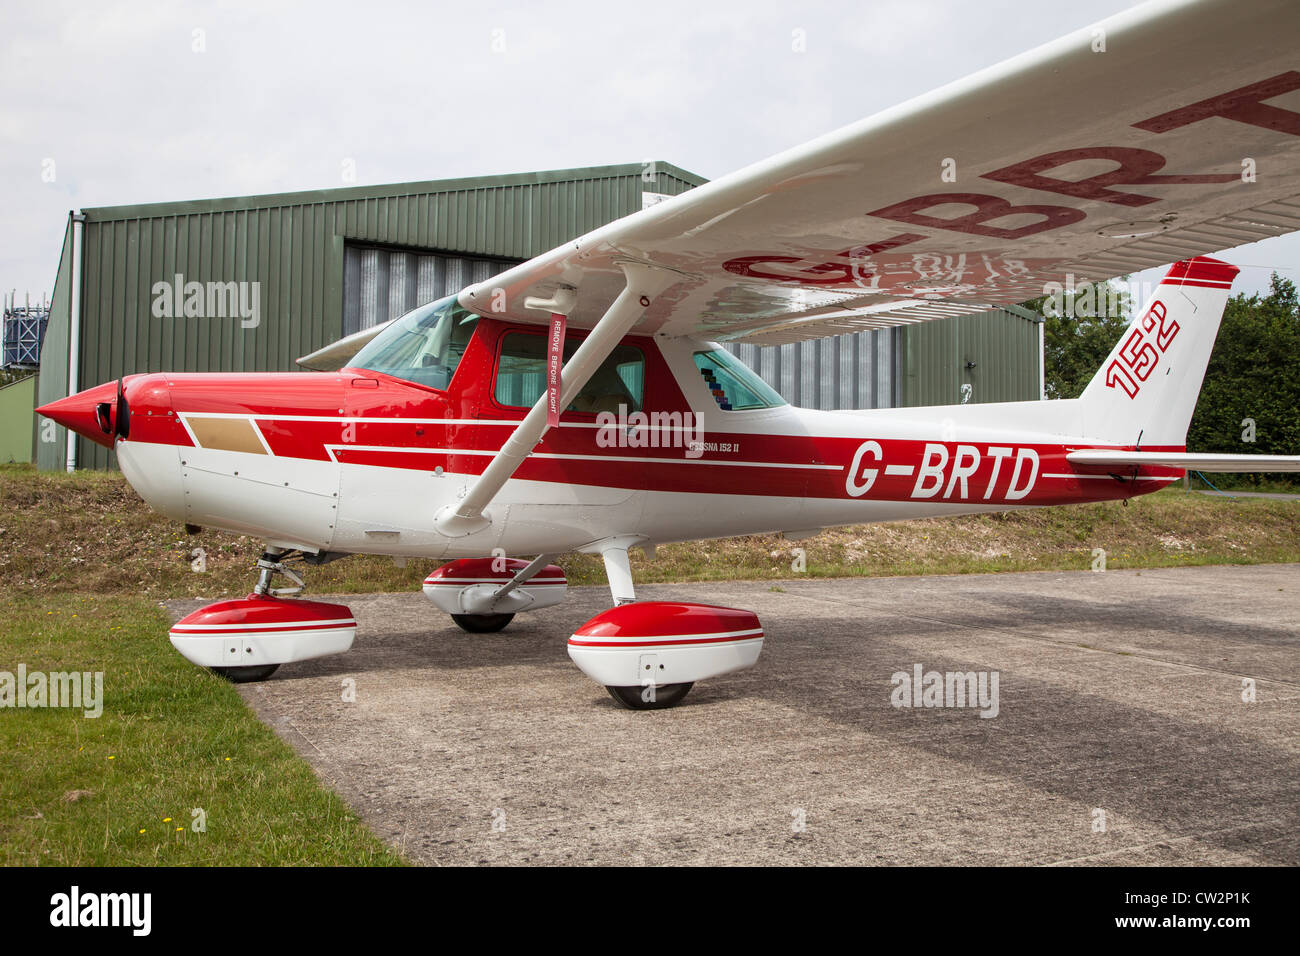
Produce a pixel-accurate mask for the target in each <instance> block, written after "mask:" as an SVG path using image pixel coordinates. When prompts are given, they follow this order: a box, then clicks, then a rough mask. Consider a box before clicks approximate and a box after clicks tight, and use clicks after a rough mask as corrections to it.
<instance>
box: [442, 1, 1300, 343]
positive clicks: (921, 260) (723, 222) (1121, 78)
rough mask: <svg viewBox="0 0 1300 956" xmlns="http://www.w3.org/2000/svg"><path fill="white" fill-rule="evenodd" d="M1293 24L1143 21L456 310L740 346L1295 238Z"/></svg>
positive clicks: (1063, 46) (1124, 21) (541, 265)
mask: <svg viewBox="0 0 1300 956" xmlns="http://www.w3.org/2000/svg"><path fill="white" fill-rule="evenodd" d="M1297 38H1300V4H1297V3H1294V2H1291V0H1249V2H1241V0H1191V2H1186V0H1183V2H1158V3H1153V4H1146V5H1144V6H1141V7H1138V8H1135V9H1134V10H1131V11H1126V12H1125V13H1122V14H1120V15H1118V16H1116V17H1113V18H1111V19H1109V20H1106V21H1102V22H1101V23H1099V24H1097V25H1095V26H1094V27H1090V28H1085V29H1083V30H1080V31H1077V32H1075V33H1073V34H1070V35H1069V36H1066V37H1063V38H1061V39H1060V40H1057V41H1055V42H1053V43H1050V44H1048V45H1046V46H1043V47H1040V48H1038V49H1036V50H1033V51H1030V52H1029V53H1026V54H1024V55H1022V56H1019V57H1016V58H1014V59H1012V60H1009V61H1007V62H1005V63H1002V64H1000V65H998V66H995V67H992V68H990V69H987V70H984V71H983V72H981V73H978V74H976V75H974V76H972V77H969V78H968V79H966V80H962V81H960V82H957V83H954V84H951V85H949V86H947V87H944V88H942V89H940V90H937V91H935V92H934V93H931V94H928V95H926V96H922V97H919V98H918V99H915V100H912V101H910V102H908V103H905V104H903V105H901V106H899V107H896V108H894V109H890V110H887V111H886V112H884V113H881V114H878V115H877V116H874V117H871V118H869V119H867V120H864V121H862V122H860V123H857V124H854V125H853V126H849V127H846V128H845V129H842V130H839V131H837V132H834V133H831V134H829V135H827V136H824V137H822V138H820V139H818V140H815V141H813V142H811V143H808V144H805V145H803V146H800V147H797V148H795V149H792V150H789V151H788V152H786V153H782V154H780V155H778V156H775V157H773V158H771V159H769V160H766V161H763V162H760V163H757V164H755V165H753V166H750V167H748V168H746V169H743V170H741V171H739V172H737V173H734V174H732V175H729V176H726V177H723V178H722V179H719V180H716V181H714V182H712V183H709V184H707V185H705V186H701V187H699V188H697V189H694V190H691V191H689V192H687V193H684V194H682V195H680V196H677V197H674V198H672V199H669V200H666V201H664V202H661V203H659V204H658V205H655V206H652V207H650V208H649V209H646V210H643V211H641V212H639V213H636V214H633V215H631V216H628V217H626V218H624V219H621V220H618V221H616V222H614V223H610V224H609V225H607V226H605V227H602V228H601V229H598V230H596V231H594V232H592V233H589V234H588V235H586V236H583V237H581V238H579V239H577V240H574V241H573V242H570V243H567V244H565V245H564V246H561V247H559V248H557V249H554V250H551V251H550V252H548V253H545V254H544V255H542V256H539V257H537V258H536V259H533V260H531V261H529V262H526V263H524V264H522V265H520V266H517V267H515V268H513V269H510V270H509V271H507V272H505V273H502V274H501V275H499V276H496V277H494V278H493V279H491V280H488V281H487V282H484V283H481V284H479V285H476V286H471V287H469V288H468V289H466V290H465V291H464V292H462V293H461V303H462V304H463V305H464V306H465V307H466V308H469V309H471V310H473V311H476V312H479V313H480V314H482V315H490V316H493V317H496V318H504V319H508V320H511V321H521V322H544V321H546V316H545V314H543V313H539V312H537V311H534V310H531V309H528V308H527V307H526V306H525V301H524V300H525V298H526V297H528V296H538V297H543V298H545V297H550V296H551V295H552V294H553V293H554V292H555V290H556V289H559V288H561V287H564V286H568V287H571V288H574V289H576V290H577V304H576V306H575V308H574V309H573V310H572V311H571V312H570V314H569V321H570V324H571V325H572V326H574V327H577V328H590V327H592V326H594V325H595V323H596V322H597V321H599V319H600V317H601V315H602V314H603V313H604V312H605V310H606V308H607V307H608V305H609V303H610V302H612V301H613V299H614V297H615V296H616V295H617V294H618V292H619V291H620V290H621V289H622V287H623V275H622V271H621V264H622V263H626V262H635V263H640V264H644V265H650V266H654V267H656V268H658V269H661V270H663V271H665V273H668V274H671V275H672V277H673V282H672V283H671V284H670V285H669V286H668V287H667V288H666V289H665V291H664V292H663V293H662V294H661V295H660V296H658V297H657V298H656V300H655V302H654V303H653V305H652V306H651V308H649V309H648V310H647V311H646V315H645V317H644V319H643V320H642V322H641V323H640V324H639V326H638V329H637V330H638V331H641V332H655V333H662V334H667V335H691V336H697V337H703V338H709V339H717V340H723V341H725V340H738V339H743V340H746V341H752V342H755V343H760V344H767V343H781V342H788V341H795V340H799V339H808V338H819V337H823V336H826V335H833V334H838V333H841V332H848V331H857V330H861V329H870V328H880V327H884V326H889V325H897V324H904V323H911V322H919V321H929V320H932V319H937V318H944V317H947V316H949V315H955V314H962V313H964V312H976V311H981V310H983V309H987V308H989V307H991V306H995V305H1004V304H1010V303H1017V302H1023V301H1025V300H1027V299H1031V298H1035V297H1038V296H1041V295H1044V294H1048V293H1049V292H1050V289H1051V285H1050V284H1051V283H1061V284H1062V285H1064V284H1066V283H1068V282H1071V281H1073V282H1083V281H1088V280H1103V279H1108V278H1112V277H1115V276H1117V275H1122V274H1125V273H1130V272H1133V271H1137V270H1140V269H1144V268H1148V267H1151V266H1158V265H1162V264H1167V263H1170V262H1173V261H1176V260H1180V259H1186V258H1190V257H1193V256H1196V255H1202V254H1208V253H1213V252H1216V251H1219V250H1221V249H1224V248H1228V247H1231V246H1235V245H1239V244H1241V243H1245V242H1250V241H1254V240H1258V239H1262V238H1267V237H1269V236H1275V235H1280V234H1283V233H1288V232H1292V231H1294V230H1296V229H1300V43H1297Z"/></svg>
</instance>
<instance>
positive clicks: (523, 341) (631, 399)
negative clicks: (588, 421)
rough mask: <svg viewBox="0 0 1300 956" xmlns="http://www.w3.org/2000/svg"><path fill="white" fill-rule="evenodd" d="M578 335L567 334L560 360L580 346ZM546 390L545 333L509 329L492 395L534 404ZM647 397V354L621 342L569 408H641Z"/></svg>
mask: <svg viewBox="0 0 1300 956" xmlns="http://www.w3.org/2000/svg"><path fill="white" fill-rule="evenodd" d="M578 344H579V343H578V341H577V340H575V339H566V340H565V343H564V361H566V362H567V361H568V360H569V359H570V357H572V355H573V353H574V352H576V351H577V350H578ZM545 390H546V336H545V335H535V334H533V333H529V332H507V333H506V335H505V338H504V339H503V341H502V343H501V360H500V361H499V362H497V379H496V383H495V384H494V386H493V395H494V396H495V397H496V400H497V402H498V404H501V405H507V406H510V407H512V408H532V407H533V405H535V404H536V403H537V400H538V399H539V398H541V397H542V393H543V392H544V391H545ZM644 401H645V356H644V355H643V354H642V352H641V350H640V349H639V348H637V347H636V346H633V345H619V346H616V347H615V349H614V351H613V352H612V353H610V355H609V357H608V358H607V359H605V361H604V362H603V363H601V366H600V368H598V369H597V370H596V374H595V375H593V376H592V377H591V378H590V380H588V382H587V384H586V385H584V386H583V388H582V391H581V392H579V393H578V395H577V397H576V398H575V399H574V400H573V402H571V403H570V405H569V407H568V408H567V409H566V411H570V412H588V413H598V412H613V413H614V414H618V411H619V406H620V405H621V406H623V407H624V408H625V409H626V410H627V412H629V413H630V412H639V411H641V408H642V405H643V404H644Z"/></svg>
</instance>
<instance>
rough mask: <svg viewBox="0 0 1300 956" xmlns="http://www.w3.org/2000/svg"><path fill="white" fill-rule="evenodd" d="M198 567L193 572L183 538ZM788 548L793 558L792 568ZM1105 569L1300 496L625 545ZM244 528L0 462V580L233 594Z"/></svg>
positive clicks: (1211, 553) (1237, 547) (374, 569)
mask: <svg viewBox="0 0 1300 956" xmlns="http://www.w3.org/2000/svg"><path fill="white" fill-rule="evenodd" d="M196 548H202V549H203V551H204V553H205V555H206V571H204V572H203V573H197V572H195V571H192V570H191V559H192V555H193V552H194V549H196ZM795 548H800V549H802V550H803V552H804V554H805V556H806V569H805V570H804V571H801V572H796V571H795V570H794V569H793V565H794V561H795V557H796V555H795V553H794V550H793V549H795ZM1094 548H1102V549H1104V550H1105V551H1106V558H1107V567H1109V568H1112V569H1116V568H1148V567H1169V566H1178V565H1189V564H1252V563H1261V562H1290V561H1300V503H1298V502H1294V501H1276V500H1268V499H1249V498H1241V499H1236V500H1232V499H1226V498H1213V497H1207V496H1205V495H1199V494H1189V493H1187V492H1184V491H1182V490H1180V489H1178V488H1170V489H1166V490H1165V491H1161V492H1157V493H1156V494H1154V495H1146V496H1143V497H1140V498H1135V499H1133V500H1132V501H1131V502H1130V503H1129V504H1128V506H1124V505H1123V504H1121V503H1120V502H1106V503H1101V504H1087V505H1071V506H1068V507H1059V508H1036V509H1032V510H1028V511H1020V512H1009V513H1005V514H1000V515H974V516H967V517H962V518H931V519H925V520H919V521H909V522H905V523H901V524H887V525H867V526H862V527H853V528H836V529H830V530H827V531H823V532H821V533H820V534H817V535H814V536H813V537H811V538H807V539H805V540H802V541H790V540H787V539H785V538H783V537H782V536H780V535H752V536H748V537H742V538H728V539H723V540H717V541H704V542H692V543H689V544H671V545H665V546H663V547H661V548H660V549H659V551H658V554H657V556H656V559H655V560H653V561H651V560H648V559H647V558H646V557H645V556H644V555H642V554H641V553H640V552H635V553H634V554H633V568H632V569H633V573H634V575H635V576H636V579H637V581H639V582H645V583H659V582H673V581H711V580H738V579H747V580H779V579H782V578H790V577H796V576H803V575H805V574H806V575H807V576H809V577H818V578H828V577H860V576H878V575H897V574H964V573H974V572H986V571H1034V570H1037V571H1046V570H1071V569H1074V570H1084V569H1087V568H1089V567H1091V565H1092V561H1093V549H1094ZM260 550H261V544H260V542H259V541H257V540H256V539H252V538H248V537H245V536H240V535H230V534H225V533H222V532H217V531H212V530H205V531H203V532H202V533H200V534H197V535H193V536H191V535H186V534H185V532H184V529H183V528H181V527H180V526H179V525H177V524H175V523H174V522H171V521H169V520H168V519H166V518H162V517H160V516H159V515H157V514H155V513H154V512H152V511H150V510H149V508H148V507H147V506H146V505H145V504H144V503H143V502H142V501H140V499H139V498H138V497H137V496H136V494H135V492H133V491H132V490H131V488H130V486H128V485H127V484H126V482H125V481H124V480H123V479H122V477H121V475H119V474H116V473H109V472H78V473H76V474H74V475H67V474H62V473H46V472H36V471H34V470H32V469H31V468H30V467H14V466H9V467H0V588H3V589H4V591H5V592H6V593H10V592H11V593H15V594H27V595H32V596H39V595H55V594H69V593H71V594H76V593H87V594H89V593H93V594H100V595H107V594H120V595H135V596H145V597H150V598H156V599H162V598H171V597H198V598H207V599H217V598H220V597H231V596H240V595H243V594H246V593H247V592H248V591H249V590H250V588H251V586H252V583H253V579H254V575H253V572H252V570H251V569H252V566H253V563H254V562H255V561H256V560H257V556H258V554H259V552H260ZM560 563H561V564H562V565H563V567H564V569H565V571H566V573H567V574H568V576H569V580H570V581H571V582H572V583H573V584H604V582H605V576H604V571H603V568H602V565H601V563H600V559H599V558H598V557H594V556H591V555H577V554H574V555H567V556H565V557H564V558H563V559H562V560H561V561H560ZM438 564H439V562H437V561H431V560H412V561H410V562H408V563H407V565H406V566H405V567H398V566H396V565H395V564H394V563H393V561H392V560H390V559H388V558H382V557H374V556H368V555H354V556H352V557H349V558H346V559H344V560H341V561H336V562H333V563H331V564H328V565H324V566H322V567H318V568H311V567H309V568H306V569H305V576H306V579H307V585H308V593H309V594H330V593H333V594H346V593H357V592H374V591H412V590H418V589H419V587H420V582H421V581H422V580H423V579H424V577H425V576H426V575H427V574H428V573H429V572H430V571H431V570H433V568H435V567H436V566H437V565H438Z"/></svg>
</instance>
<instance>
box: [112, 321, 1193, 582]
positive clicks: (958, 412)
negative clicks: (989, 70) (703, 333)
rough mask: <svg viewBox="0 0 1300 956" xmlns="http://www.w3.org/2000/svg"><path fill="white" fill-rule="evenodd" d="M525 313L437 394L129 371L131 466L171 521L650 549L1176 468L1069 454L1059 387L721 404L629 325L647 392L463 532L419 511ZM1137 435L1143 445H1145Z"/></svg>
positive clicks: (465, 544) (296, 377)
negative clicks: (1118, 470) (979, 398)
mask: <svg viewBox="0 0 1300 956" xmlns="http://www.w3.org/2000/svg"><path fill="white" fill-rule="evenodd" d="M508 332H524V333H527V334H533V333H536V332H537V330H536V329H535V328H525V327H518V326H509V325H506V324H504V323H499V322H493V321H489V320H482V321H480V322H479V323H478V328H477V330H476V332H475V334H474V336H473V339H472V340H471V342H470V345H469V347H468V348H467V350H466V352H465V355H464V358H463V359H462V361H461V362H460V364H459V367H458V368H457V370H456V372H455V375H454V377H453V378H452V380H451V382H450V383H449V386H448V387H447V388H446V389H445V390H438V389H433V388H428V387H424V386H421V385H417V384H413V383H411V382H407V381H403V380H401V379H397V378H394V377H392V376H389V375H385V374H383V373H379V372H374V371H369V370H364V369H344V370H342V371H341V372H337V373H284V374H229V375H227V374H177V375H169V374H155V375H145V376H136V377H132V378H131V379H128V380H127V382H126V387H125V394H126V398H127V400H128V403H129V405H130V409H131V413H130V434H129V437H128V438H125V439H118V441H117V442H116V449H117V454H118V460H119V462H120V464H121V467H122V470H123V472H124V473H125V475H126V477H127V478H128V480H129V481H130V482H131V484H132V485H133V486H134V487H135V488H136V490H137V491H139V493H140V494H141V496H142V497H144V498H145V500H146V501H148V502H149V503H150V504H151V505H152V506H153V507H155V508H156V509H158V510H159V511H161V512H163V513H165V514H167V515H169V516H171V517H173V518H176V519H177V520H179V521H184V522H186V523H189V524H194V525H201V526H210V527H217V528H222V529H226V530H229V531H234V532H238V533H245V534H250V535H255V536H258V537H261V538H264V539H266V540H267V541H268V543H269V544H272V545H275V546H279V547H287V548H288V547H292V548H302V549H307V550H311V551H321V552H326V551H331V552H344V553H377V554H392V555H404V556H427V557H433V558H454V557H462V556H477V555H483V554H487V553H489V552H491V551H492V549H494V548H501V549H504V550H505V551H506V552H507V553H511V554H529V553H540V552H551V553H554V552H563V551H570V550H580V549H582V548H584V547H585V546H588V545H591V544H592V543H593V542H597V541H600V540H603V539H608V538H610V537H613V536H630V537H632V538H637V539H641V540H643V541H645V542H646V543H655V544H657V543H661V542H668V541H678V540H691V539H701V538H714V537H723V536H729V535H737V534H750V533H760V532H772V531H806V530H813V529H817V528H822V527H827V526H833V525H846V524H861V523H867V522H875V521H892V520H900V519H907V518H918V517H928V516H935V515H954V514H968V513H974V512H986V511H1003V510H1010V509H1016V508H1023V507H1026V506H1034V505H1048V504H1066V503H1072V502H1080V501H1102V500H1110V499H1118V498H1128V497H1131V496H1133V495H1135V494H1142V493H1146V492H1149V491H1153V490H1156V489H1157V488H1160V487H1163V486H1164V485H1166V484H1168V483H1169V482H1170V481H1172V480H1174V479H1176V478H1177V477H1179V475H1180V473H1179V472H1177V471H1172V470H1170V469H1152V468H1141V469H1136V470H1134V471H1131V472H1129V473H1125V474H1122V475H1112V474H1108V473H1106V472H1105V471H1104V470H1100V469H1096V468H1093V469H1086V468H1080V467H1077V466H1075V465H1072V464H1070V463H1069V462H1067V461H1066V455H1067V454H1068V453H1069V452H1071V451H1075V450H1078V449H1081V448H1097V447H1106V448H1116V447H1123V446H1116V445H1098V444H1096V443H1095V442H1089V441H1087V440H1086V439H1085V438H1083V437H1082V436H1072V435H1069V434H1063V433H1062V432H1061V423H1062V422H1063V421H1066V420H1067V419H1068V416H1067V415H1063V414H1062V412H1063V411H1064V410H1065V409H1066V408H1067V406H1068V405H1069V404H1070V403H1068V402H1022V403H1008V404H1002V405H974V406H971V405H958V406H952V407H944V408H927V409H883V410H875V411H863V412H826V411H814V410H808V409H798V408H793V407H791V406H788V405H780V406H777V407H770V408H761V409H754V410H747V411H740V410H726V409H723V408H721V407H720V405H719V401H718V400H717V398H716V395H715V394H714V393H713V392H712V391H711V389H710V385H709V382H707V381H706V379H705V378H704V377H702V376H701V375H700V373H699V369H698V368H697V367H696V364H695V363H694V362H693V360H692V355H694V354H698V350H699V349H703V348H708V346H707V345H706V344H704V343H698V342H692V341H690V340H680V339H678V340H669V339H654V338H645V337H637V336H629V337H628V338H627V339H626V340H625V342H626V343H627V344H629V345H631V346H633V347H635V348H636V349H639V350H640V352H641V354H642V355H643V356H644V359H645V362H644V401H643V407H642V408H641V409H640V410H639V411H629V409H627V408H626V407H622V408H620V409H619V410H618V411H617V412H615V411H614V410H613V409H608V410H606V411H605V412H604V413H603V414H602V413H597V412H593V411H586V412H583V411H576V410H570V411H567V412H566V413H565V414H564V415H563V417H562V419H561V422H560V426H559V427H558V428H556V429H551V430H550V431H549V432H548V433H547V434H546V435H545V437H544V438H543V440H542V442H541V443H540V444H539V445H538V446H537V448H536V450H535V452H534V454H533V455H532V456H530V457H529V458H528V459H527V460H526V461H525V462H524V464H523V465H522V466H521V467H520V469H519V471H518V472H517V473H516V474H515V476H514V477H513V478H512V479H511V481H510V482H509V483H508V484H507V485H506V487H505V489H504V490H503V492H502V493H501V494H500V495H499V496H498V498H497V499H496V500H495V501H494V502H493V503H492V505H491V507H490V508H489V509H488V516H489V517H490V518H492V523H491V525H490V526H489V527H488V528H486V529H485V530H483V531H480V532H477V533H474V534H470V535H466V536H463V537H448V536H446V535H444V534H442V533H440V532H439V531H438V530H436V529H435V527H434V524H433V516H434V515H435V514H436V513H437V512H438V510H439V509H440V508H442V507H443V506H444V505H447V504H449V503H453V502H455V501H456V500H457V499H458V498H459V497H460V496H461V495H463V494H464V492H465V490H466V488H467V487H468V486H469V485H470V483H471V482H472V481H473V479H474V478H475V477H476V476H477V475H478V474H479V473H481V472H482V471H483V469H484V468H485V467H486V465H487V464H488V462H489V461H491V459H492V457H493V456H494V455H495V454H496V452H497V451H498V449H499V448H500V447H501V445H502V443H503V442H504V441H505V440H506V438H507V437H508V436H509V435H510V433H511V431H512V430H513V429H514V428H515V426H516V425H518V423H519V421H520V420H521V419H522V418H523V416H524V414H525V412H526V411H527V409H526V408H523V407H512V406H510V405H508V404H504V403H503V402H501V401H498V400H497V399H498V395H499V391H500V390H499V389H495V388H494V387H493V383H494V382H495V381H496V374H497V367H498V364H499V362H500V357H499V354H498V350H497V346H498V343H499V340H500V339H501V337H502V336H504V335H505V334H506V333H508ZM1148 450H1156V449H1153V448H1148Z"/></svg>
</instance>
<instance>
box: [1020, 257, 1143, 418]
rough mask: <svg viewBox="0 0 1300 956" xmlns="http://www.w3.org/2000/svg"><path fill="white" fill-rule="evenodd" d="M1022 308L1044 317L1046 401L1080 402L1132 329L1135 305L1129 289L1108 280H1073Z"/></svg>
mask: <svg viewBox="0 0 1300 956" xmlns="http://www.w3.org/2000/svg"><path fill="white" fill-rule="evenodd" d="M1124 278H1127V276H1125V277H1124ZM1024 307H1025V308H1027V309H1031V310H1033V311H1035V312H1038V313H1039V314H1040V315H1042V316H1043V320H1044V324H1043V379H1044V385H1045V388H1046V390H1047V397H1048V398H1078V397H1079V395H1081V394H1082V393H1083V390H1084V388H1085V387H1086V386H1087V384H1088V383H1089V382H1090V381H1092V377H1093V376H1094V375H1096V374H1097V370H1098V369H1099V368H1101V364H1102V362H1103V361H1104V360H1105V358H1106V356H1107V355H1109V354H1110V351H1111V349H1113V348H1114V347H1115V343H1116V342H1118V341H1119V337H1120V334H1121V333H1123V331H1124V330H1125V329H1126V328H1127V327H1128V323H1129V317H1130V315H1131V313H1132V308H1133V304H1132V300H1131V297H1130V296H1129V294H1128V292H1127V291H1125V290H1123V289H1121V288H1119V287H1117V286H1113V285H1111V284H1110V283H1109V282H1098V283H1083V284H1082V285H1079V286H1075V285H1074V284H1073V282H1071V283H1069V284H1067V285H1066V286H1057V287H1056V288H1055V289H1050V290H1049V291H1048V294H1047V295H1045V296H1043V297H1042V298H1040V299H1034V300H1032V301H1030V302H1026V303H1025V304H1024Z"/></svg>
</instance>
